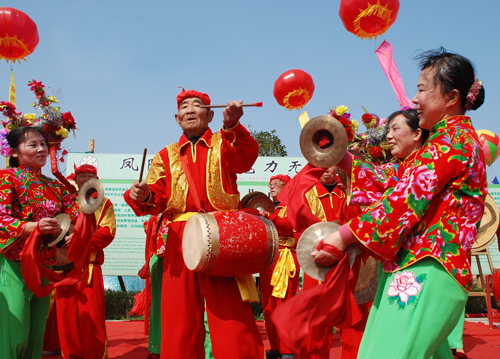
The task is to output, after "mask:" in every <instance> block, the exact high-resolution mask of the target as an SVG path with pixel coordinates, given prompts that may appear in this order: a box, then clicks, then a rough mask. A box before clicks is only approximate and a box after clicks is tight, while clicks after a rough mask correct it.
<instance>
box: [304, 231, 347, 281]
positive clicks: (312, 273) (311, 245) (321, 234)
mask: <svg viewBox="0 0 500 359" xmlns="http://www.w3.org/2000/svg"><path fill="white" fill-rule="evenodd" d="M339 228H340V225H339V224H337V223H334V222H320V223H316V224H313V225H312V226H310V227H309V228H307V229H306V230H305V231H304V233H302V235H301V236H300V239H299V242H298V243H297V260H298V261H299V264H300V267H301V268H302V269H304V272H306V274H307V275H308V276H309V277H311V278H313V279H316V280H320V281H324V280H325V274H326V273H327V272H328V271H329V270H330V269H331V268H332V267H331V266H328V267H326V266H322V265H321V264H318V263H316V262H315V261H314V258H313V256H311V252H312V251H313V250H314V249H315V248H316V246H317V245H318V243H319V241H320V240H321V239H323V238H325V237H326V236H327V235H329V234H331V233H333V232H336V231H338V230H339Z"/></svg>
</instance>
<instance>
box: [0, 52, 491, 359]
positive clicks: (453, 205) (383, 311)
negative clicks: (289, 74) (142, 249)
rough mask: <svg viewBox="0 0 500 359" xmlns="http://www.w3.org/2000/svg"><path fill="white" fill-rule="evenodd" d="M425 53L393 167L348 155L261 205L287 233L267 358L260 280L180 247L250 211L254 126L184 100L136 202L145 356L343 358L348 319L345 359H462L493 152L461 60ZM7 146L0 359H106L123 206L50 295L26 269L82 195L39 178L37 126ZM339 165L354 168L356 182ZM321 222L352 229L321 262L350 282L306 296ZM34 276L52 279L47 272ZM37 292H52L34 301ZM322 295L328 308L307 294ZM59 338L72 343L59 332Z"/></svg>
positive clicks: (398, 123) (93, 174) (271, 281)
mask: <svg viewBox="0 0 500 359" xmlns="http://www.w3.org/2000/svg"><path fill="white" fill-rule="evenodd" d="M420 60H421V62H420V64H421V74H420V77H419V81H418V84H417V88H418V91H417V94H416V95H415V97H414V98H413V103H414V104H415V105H416V109H415V110H410V109H402V110H399V111H396V112H395V113H393V114H392V115H391V116H390V117H389V118H388V121H387V122H388V124H387V126H388V127H387V128H388V133H387V140H388V143H389V145H390V147H391V152H392V154H393V155H394V157H395V158H396V160H394V161H392V162H390V163H388V164H385V165H382V166H376V165H374V164H373V163H369V162H365V161H364V160H363V159H361V158H358V157H355V156H353V155H351V154H350V153H349V152H346V153H345V156H344V157H343V158H342V160H341V161H340V162H339V163H338V164H337V167H330V168H328V169H320V168H315V167H314V166H312V165H307V166H305V168H304V169H303V170H302V171H301V172H300V173H299V174H297V175H296V176H295V177H294V178H293V179H290V177H288V176H286V175H278V176H275V177H273V178H271V180H270V183H269V185H270V192H271V196H272V198H273V200H274V201H275V212H274V213H268V212H266V211H263V210H261V211H260V212H258V213H255V214H258V215H260V216H262V217H265V218H268V219H269V220H270V221H272V222H273V223H274V225H275V227H276V229H277V231H278V233H279V237H280V238H279V252H278V255H277V260H276V262H275V264H274V265H273V266H272V267H271V268H270V269H269V270H267V271H265V272H262V273H260V287H261V293H262V306H263V310H264V317H265V325H266V330H267V334H268V337H269V341H270V345H271V349H270V351H268V352H267V353H266V352H265V350H264V345H263V342H262V339H261V335H260V333H259V330H258V328H257V325H256V322H255V319H254V315H253V312H252V308H251V306H250V303H251V302H254V301H256V300H258V298H255V295H254V294H253V288H252V286H253V287H255V284H254V282H253V281H251V283H250V282H248V281H246V280H244V279H241V278H238V279H237V278H233V277H219V276H213V275H207V274H204V273H199V272H195V271H191V270H189V269H188V268H187V267H186V264H185V262H184V259H183V247H182V238H183V233H184V230H185V228H186V223H187V221H188V219H190V218H191V217H192V216H194V215H196V214H198V213H204V212H213V211H238V210H241V208H240V195H239V192H238V188H237V184H236V178H237V174H239V173H245V172H248V171H249V170H250V169H251V167H252V165H253V164H254V162H255V160H256V159H257V156H258V144H257V142H256V141H255V139H254V138H253V137H252V136H251V135H250V133H249V131H248V130H247V129H246V128H245V127H244V126H243V125H242V124H241V123H240V118H241V117H242V115H243V109H242V102H241V101H234V102H233V101H229V102H228V104H227V107H226V108H225V109H224V110H223V113H222V115H223V126H222V129H221V130H220V131H219V132H215V133H213V132H212V131H211V129H210V128H209V124H210V123H211V122H212V119H213V117H214V112H213V111H212V110H211V109H210V108H209V107H208V108H207V106H210V104H211V101H210V97H209V96H208V95H207V94H205V93H201V92H198V91H195V90H188V91H185V90H184V89H183V90H182V92H180V93H179V95H178V96H177V106H178V113H177V114H176V115H175V118H176V121H177V123H178V124H179V126H180V127H181V129H182V135H181V137H180V139H179V141H178V142H176V143H173V144H171V145H169V146H167V147H165V148H164V149H163V150H161V151H160V152H158V153H157V154H156V156H155V158H154V160H153V162H152V165H151V167H150V170H149V173H148V175H147V178H146V180H145V181H143V182H139V181H135V182H134V184H133V185H132V187H131V188H130V189H129V190H128V191H127V192H126V193H125V194H124V197H125V201H126V202H127V203H128V204H129V206H130V207H131V208H132V209H133V211H134V212H135V214H136V215H138V216H146V215H149V216H150V217H149V218H150V219H149V220H148V222H147V226H146V233H147V241H146V257H147V263H146V265H145V267H144V268H143V269H142V270H141V276H142V277H143V278H147V281H146V283H147V284H146V289H147V290H148V291H149V293H150V295H149V296H148V298H149V299H148V300H147V302H148V303H150V305H149V304H148V309H147V313H146V317H147V319H148V320H149V321H146V323H147V327H148V331H149V350H150V352H151V353H150V355H149V358H159V357H163V358H195V359H202V358H205V357H206V355H207V356H213V357H214V358H217V359H219V358H255V359H257V358H259V359H262V358H284V359H290V358H294V357H295V358H298V357H300V358H301V359H305V358H329V352H330V347H331V343H332V338H333V332H334V327H337V328H341V329H342V358H344V359H347V358H381V357H386V358H401V359H403V358H404V359H407V358H419V359H420V358H431V357H432V358H452V357H453V355H452V352H451V351H450V345H449V342H448V340H449V339H448V337H449V336H450V334H451V335H452V336H456V335H457V333H458V336H460V337H461V334H460V328H462V329H463V311H464V307H465V302H466V300H467V297H468V291H469V290H470V289H471V286H472V283H473V279H472V274H471V268H470V253H471V248H472V245H473V243H474V241H475V240H476V237H477V228H478V224H479V222H480V220H481V218H482V215H483V212H484V200H485V196H486V194H487V182H486V171H485V160H484V155H483V153H482V151H481V149H480V145H479V140H478V136H477V134H476V132H475V130H474V127H473V126H472V123H471V120H470V118H469V117H467V116H465V112H466V111H468V110H475V109H477V108H478V107H479V106H481V104H482V103H483V101H484V89H483V87H482V83H481V82H480V81H478V80H477V79H476V77H475V74H474V69H473V66H472V64H471V63H470V62H469V61H468V60H467V59H465V58H464V57H462V56H460V55H456V54H452V53H448V52H446V51H444V49H441V50H439V51H434V52H426V53H423V54H422V55H421V57H420ZM7 140H8V143H9V145H10V148H11V157H10V168H8V169H3V170H0V174H1V182H0V198H1V205H0V221H1V224H2V225H1V228H0V252H1V254H2V255H1V256H0V357H1V358H9V359H17V358H39V357H40V356H41V352H42V348H43V346H44V344H45V349H47V350H50V349H51V346H53V347H56V348H58V347H60V350H61V351H62V354H63V356H64V357H65V358H95V359H98V358H99V359H100V358H107V357H108V354H107V340H106V329H105V325H104V293H103V281H102V272H101V269H100V266H101V265H102V263H103V261H104V252H103V249H104V248H105V247H106V246H107V245H109V244H110V243H111V241H112V240H113V238H114V235H115V232H116V224H115V219H114V212H113V205H112V204H111V202H110V201H109V200H107V199H106V200H105V201H104V202H103V204H102V206H101V208H99V209H98V210H97V211H96V212H95V213H94V214H93V218H94V220H95V224H96V227H95V231H94V232H93V234H92V236H91V249H90V253H91V254H90V256H89V260H88V261H87V263H86V267H85V270H84V272H85V273H86V275H85V276H84V277H83V278H80V282H79V283H83V285H82V284H80V285H79V286H78V290H75V285H77V284H78V283H76V284H75V282H72V283H70V284H72V285H58V284H54V285H53V288H52V287H47V288H50V289H53V294H52V295H47V294H49V293H50V292H49V293H45V292H42V291H38V290H37V291H36V292H34V290H32V289H31V288H35V287H32V285H28V283H27V281H28V282H31V281H32V280H33V278H31V279H30V278H29V277H27V274H26V270H25V266H27V265H28V264H27V261H28V260H29V259H30V258H31V257H30V256H29V255H28V254H30V253H31V254H32V252H33V251H31V252H30V251H29V248H32V245H31V241H32V240H34V239H33V237H36V236H35V235H39V236H41V237H43V236H45V235H54V234H57V233H58V232H59V231H60V224H59V222H57V221H56V220H55V219H53V217H54V216H56V215H57V214H59V213H63V212H64V213H67V214H69V216H70V218H71V221H72V222H73V223H75V222H77V221H78V220H79V219H80V217H81V216H82V215H81V214H80V215H79V209H78V203H77V201H76V198H75V197H74V196H73V195H70V194H69V193H68V192H67V191H66V190H65V188H64V186H63V185H61V184H60V183H59V182H58V181H56V180H52V179H50V178H47V177H45V176H43V175H42V174H41V172H40V169H41V168H42V167H43V166H44V165H45V162H46V160H47V154H48V153H47V152H48V151H47V144H46V143H45V140H44V138H43V137H42V135H41V134H40V132H38V131H37V130H36V129H34V128H30V127H19V128H17V129H15V130H12V131H10V133H9V135H8V138H7ZM339 169H341V170H343V171H344V172H345V173H346V175H347V177H348V180H347V181H345V183H342V181H340V179H339V176H338V175H337V171H340V170H339ZM91 178H97V170H96V169H95V168H94V167H92V166H89V165H83V166H81V167H79V168H76V169H75V178H74V180H75V182H76V184H77V185H78V187H81V186H82V185H83V184H84V183H85V181H87V180H88V179H91ZM307 218H309V219H311V218H312V219H313V220H314V221H316V222H332V221H334V222H337V223H338V224H339V225H340V229H339V231H336V232H334V233H331V234H330V235H327V236H326V237H325V238H323V239H322V240H321V242H320V244H319V245H318V247H317V248H316V249H315V250H313V251H312V253H311V256H312V258H314V261H316V262H317V263H319V264H321V265H325V266H333V267H332V270H331V273H344V274H345V276H346V277H348V278H349V280H347V279H345V280H343V281H337V282H334V281H336V280H337V279H338V278H335V276H334V275H330V276H327V278H326V281H325V282H324V283H319V282H318V281H316V280H314V279H312V278H309V277H308V276H307V275H305V276H304V280H303V291H304V292H303V293H301V294H298V295H297V291H298V290H297V288H298V287H299V273H300V266H299V263H298V261H297V254H296V248H297V243H298V242H299V240H300V236H301V234H302V232H303V231H304V230H305V228H307V226H308V225H309V224H310V223H308V222H307V220H306V219H307ZM75 228H76V227H75ZM75 232H76V229H75ZM74 241H75V239H74V238H73V236H71V235H70V236H68V237H66V239H65V241H63V245H62V248H59V249H58V248H56V247H49V246H47V245H45V243H44V245H42V246H41V247H39V250H38V253H36V254H37V256H38V257H41V258H42V259H41V260H42V262H43V265H45V266H53V265H55V264H56V265H57V264H58V262H57V258H56V257H57V256H58V255H59V253H61V252H62V251H63V250H64V248H67V247H70V251H71V246H72V245H73V243H74ZM352 245H354V246H355V247H357V248H358V251H357V253H358V255H357V256H356V258H355V261H354V264H353V265H351V266H349V260H348V259H347V260H346V258H348V252H347V251H346V248H347V247H348V246H352ZM369 256H372V257H374V258H375V259H377V260H379V261H380V266H379V274H378V282H379V286H378V290H377V293H376V295H375V298H374V299H373V302H370V303H366V304H363V305H357V304H356V303H355V302H353V292H354V285H355V284H356V281H357V276H358V273H359V268H360V265H361V263H362V262H363V261H365V260H366V258H367V257H369ZM75 266H76V260H75ZM60 272H61V273H59V275H61V276H62V277H64V276H71V275H72V274H71V273H73V272H72V270H71V269H70V268H60ZM23 275H24V276H23ZM35 280H36V281H38V282H40V281H41V282H40V283H39V284H40V285H47V284H48V283H49V281H48V280H47V279H45V278H40V276H39V275H38V278H35ZM338 291H342V292H343V293H344V292H345V293H346V294H345V296H344V297H343V298H344V299H343V300H345V301H346V302H345V303H346V306H345V309H344V310H342V308H340V309H338V308H337V309H336V310H337V312H338V313H341V312H342V311H343V312H346V311H347V312H348V313H342V315H341V316H342V318H343V319H342V320H339V319H338V318H340V315H336V316H332V315H330V314H331V313H329V310H330V308H329V307H333V306H334V304H335V303H329V302H328V299H329V298H337V297H336V296H335V293H336V292H338ZM40 293H43V294H45V295H44V296H43V295H35V294H40ZM308 293H309V294H308ZM314 295H316V296H318V295H320V296H321V300H319V301H311V302H310V303H304V301H305V300H307V298H312V297H313V296H314ZM325 303H327V304H330V306H328V305H327V306H325V305H324V304H325ZM353 303H354V304H353ZM300 308H308V309H307V310H310V313H314V318H306V319H304V320H303V321H308V322H309V323H313V322H314V325H311V326H310V330H308V331H307V332H306V333H304V335H303V336H302V338H301V344H300V348H299V349H300V350H297V346H296V342H294V341H293V340H290V338H291V337H293V335H288V334H290V333H294V332H299V331H300V329H301V325H302V324H303V322H301V321H298V320H296V318H299V317H300V314H303V313H300V312H299V311H303V309H300ZM311 308H313V309H314V310H311ZM49 311H50V315H49ZM279 311H281V314H280V315H278V312H279ZM283 313H285V316H283V315H282V314H283ZM308 313H309V312H308ZM346 317H348V320H346V319H345V318H346ZM47 318H49V320H47ZM300 318H303V316H302V317H300ZM309 319H311V320H309ZM312 319H314V320H312ZM46 323H48V324H47V336H46V340H45V343H44V333H45V329H46ZM207 323H208V325H207ZM308 328H309V327H308ZM57 331H58V333H59V334H58V335H57V334H56V335H54V334H53V333H56V332H57ZM208 332H209V336H208V335H207V334H208ZM55 338H58V339H59V343H53V342H51V340H53V339H55ZM207 339H208V340H207ZM450 342H451V337H450Z"/></svg>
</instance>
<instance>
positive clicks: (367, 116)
mask: <svg viewBox="0 0 500 359" xmlns="http://www.w3.org/2000/svg"><path fill="white" fill-rule="evenodd" d="M361 120H363V122H364V123H370V122H372V120H373V115H371V114H369V113H365V114H364V115H363V116H361Z"/></svg>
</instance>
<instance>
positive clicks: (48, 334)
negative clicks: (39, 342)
mask: <svg viewBox="0 0 500 359" xmlns="http://www.w3.org/2000/svg"><path fill="white" fill-rule="evenodd" d="M52 296H53V297H54V298H52ZM50 300H51V303H50V304H51V305H50V311H49V317H48V318H47V325H46V326H45V335H44V337H43V350H44V351H56V350H61V344H59V330H58V328H57V310H56V301H55V294H54V293H52V294H51V298H50Z"/></svg>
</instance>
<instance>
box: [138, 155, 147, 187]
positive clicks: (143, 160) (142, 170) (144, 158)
mask: <svg viewBox="0 0 500 359" xmlns="http://www.w3.org/2000/svg"><path fill="white" fill-rule="evenodd" d="M147 153H148V149H147V148H145V149H144V154H143V155H142V166H141V176H140V177H139V183H141V182H142V175H143V174H144V165H145V164H146V154H147Z"/></svg>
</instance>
